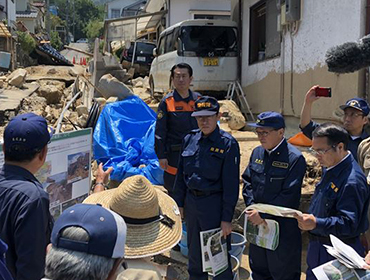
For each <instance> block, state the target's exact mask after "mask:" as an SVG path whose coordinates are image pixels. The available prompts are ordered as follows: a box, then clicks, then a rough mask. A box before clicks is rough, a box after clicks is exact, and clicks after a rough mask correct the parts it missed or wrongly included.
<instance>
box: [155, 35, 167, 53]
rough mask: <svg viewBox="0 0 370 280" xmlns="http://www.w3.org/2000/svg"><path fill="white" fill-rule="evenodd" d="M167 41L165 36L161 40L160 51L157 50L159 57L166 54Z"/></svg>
mask: <svg viewBox="0 0 370 280" xmlns="http://www.w3.org/2000/svg"><path fill="white" fill-rule="evenodd" d="M165 39H166V37H165V36H163V37H162V38H161V39H160V41H159V44H158V49H157V54H158V55H161V54H164V46H165Z"/></svg>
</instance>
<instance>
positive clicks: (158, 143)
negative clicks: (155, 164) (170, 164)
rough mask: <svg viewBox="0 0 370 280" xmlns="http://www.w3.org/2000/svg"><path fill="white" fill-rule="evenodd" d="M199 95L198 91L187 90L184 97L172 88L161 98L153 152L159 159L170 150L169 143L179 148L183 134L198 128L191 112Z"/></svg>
mask: <svg viewBox="0 0 370 280" xmlns="http://www.w3.org/2000/svg"><path fill="white" fill-rule="evenodd" d="M199 97H200V94H199V93H197V92H192V91H190V90H189V97H187V98H185V99H184V98H182V97H181V95H180V94H179V93H178V92H177V91H176V90H174V91H172V92H170V93H169V94H167V95H166V96H165V97H164V98H163V99H162V101H161V103H160V104H159V106H158V113H157V122H156V125H155V152H156V154H157V157H158V158H159V159H164V158H166V154H167V153H170V152H171V150H170V149H171V145H177V146H178V147H179V150H180V147H181V143H182V140H183V138H184V137H185V135H186V134H188V133H189V132H190V131H192V130H193V129H196V128H198V124H197V121H196V119H195V118H194V117H192V116H191V114H192V113H193V111H194V103H195V101H196V100H197V99H198V98H199Z"/></svg>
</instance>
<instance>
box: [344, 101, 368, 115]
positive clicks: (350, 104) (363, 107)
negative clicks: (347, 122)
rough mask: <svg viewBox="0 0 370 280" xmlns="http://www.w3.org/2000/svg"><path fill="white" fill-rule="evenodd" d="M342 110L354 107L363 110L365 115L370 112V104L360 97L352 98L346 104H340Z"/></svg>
mask: <svg viewBox="0 0 370 280" xmlns="http://www.w3.org/2000/svg"><path fill="white" fill-rule="evenodd" d="M339 108H341V109H342V110H344V109H347V108H353V109H357V110H359V111H361V112H362V113H363V114H364V115H365V116H367V115H368V114H369V112H370V108H369V104H368V103H367V101H366V100H365V99H363V98H360V97H355V98H351V99H350V100H348V101H347V102H346V104H344V105H341V106H339Z"/></svg>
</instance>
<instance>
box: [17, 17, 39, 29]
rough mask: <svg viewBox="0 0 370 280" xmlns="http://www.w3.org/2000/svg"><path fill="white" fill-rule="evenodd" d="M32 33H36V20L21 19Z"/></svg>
mask: <svg viewBox="0 0 370 280" xmlns="http://www.w3.org/2000/svg"><path fill="white" fill-rule="evenodd" d="M20 20H21V21H22V22H23V24H24V25H25V26H26V27H27V29H28V30H29V31H30V32H31V33H35V27H36V20H35V19H31V18H22V19H20Z"/></svg>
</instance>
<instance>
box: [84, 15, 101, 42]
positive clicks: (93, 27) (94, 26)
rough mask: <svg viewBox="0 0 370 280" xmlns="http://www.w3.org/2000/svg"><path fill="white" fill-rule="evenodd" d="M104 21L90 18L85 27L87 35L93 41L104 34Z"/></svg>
mask: <svg viewBox="0 0 370 280" xmlns="http://www.w3.org/2000/svg"><path fill="white" fill-rule="evenodd" d="M103 29H104V22H103V21H101V20H99V19H93V20H90V21H89V23H88V24H87V26H86V27H85V28H84V31H85V32H86V37H87V38H88V39H90V41H93V40H94V39H95V38H100V37H101V36H102V35H103Z"/></svg>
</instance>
